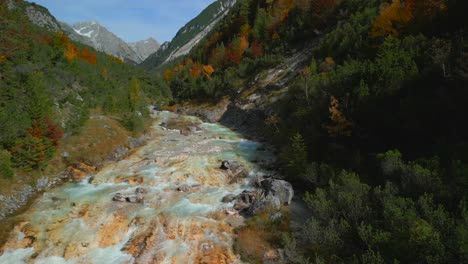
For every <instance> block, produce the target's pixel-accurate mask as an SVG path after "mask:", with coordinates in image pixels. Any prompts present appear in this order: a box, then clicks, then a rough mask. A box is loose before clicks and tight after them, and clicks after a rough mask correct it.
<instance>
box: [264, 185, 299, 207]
mask: <svg viewBox="0 0 468 264" xmlns="http://www.w3.org/2000/svg"><path fill="white" fill-rule="evenodd" d="M261 186H262V189H263V190H264V191H265V195H266V196H269V195H272V196H274V197H277V198H278V199H279V200H280V202H281V205H290V204H291V202H292V199H293V197H294V189H293V187H292V185H291V184H290V183H289V182H287V181H284V180H277V179H265V180H264V181H262V182H261Z"/></svg>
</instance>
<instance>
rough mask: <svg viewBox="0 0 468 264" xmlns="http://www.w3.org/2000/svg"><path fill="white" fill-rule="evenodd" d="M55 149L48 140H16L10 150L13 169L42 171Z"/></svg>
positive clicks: (29, 137)
mask: <svg viewBox="0 0 468 264" xmlns="http://www.w3.org/2000/svg"><path fill="white" fill-rule="evenodd" d="M54 152H55V148H54V147H53V144H52V141H51V140H50V139H48V138H36V137H33V136H30V135H28V136H26V137H24V138H20V139H18V140H16V144H15V146H14V147H13V149H12V155H13V163H14V166H15V167H19V168H22V169H25V170H30V169H43V168H44V167H45V166H46V165H47V163H48V162H49V160H50V159H51V158H52V156H53V155H54Z"/></svg>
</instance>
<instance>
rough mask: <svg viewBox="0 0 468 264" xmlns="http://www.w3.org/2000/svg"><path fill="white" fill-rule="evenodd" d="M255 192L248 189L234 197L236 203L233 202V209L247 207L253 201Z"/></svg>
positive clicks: (239, 209) (241, 209) (240, 209)
mask: <svg viewBox="0 0 468 264" xmlns="http://www.w3.org/2000/svg"><path fill="white" fill-rule="evenodd" d="M255 201H256V199H255V193H253V192H249V191H243V192H242V193H241V194H239V195H238V196H237V197H236V203H235V204H234V209H235V210H237V211H243V210H245V209H248V208H249V207H251V206H252V204H253V203H255Z"/></svg>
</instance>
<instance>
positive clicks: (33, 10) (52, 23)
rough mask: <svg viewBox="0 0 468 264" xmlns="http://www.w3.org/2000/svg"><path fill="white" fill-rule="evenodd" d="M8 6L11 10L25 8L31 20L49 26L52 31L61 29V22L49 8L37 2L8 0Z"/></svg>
mask: <svg viewBox="0 0 468 264" xmlns="http://www.w3.org/2000/svg"><path fill="white" fill-rule="evenodd" d="M7 7H8V9H10V10H13V9H16V8H20V9H21V10H24V12H25V14H26V15H27V16H28V18H29V20H30V21H31V22H32V23H34V24H36V25H38V26H41V27H44V28H47V29H48V30H50V31H57V30H60V29H61V28H60V23H59V22H58V21H57V19H55V17H54V16H52V15H51V14H50V12H49V10H48V9H47V8H45V7H43V6H40V5H37V4H35V3H27V2H17V1H14V0H8V1H7Z"/></svg>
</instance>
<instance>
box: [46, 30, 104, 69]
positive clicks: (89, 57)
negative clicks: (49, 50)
mask: <svg viewBox="0 0 468 264" xmlns="http://www.w3.org/2000/svg"><path fill="white" fill-rule="evenodd" d="M54 45H55V47H56V48H63V49H64V52H63V54H64V56H65V58H67V60H69V61H72V60H74V59H83V60H85V61H86V62H88V63H89V64H93V65H96V64H97V58H96V54H95V53H92V52H89V50H88V48H83V49H82V50H81V51H80V50H79V49H78V48H77V47H76V46H75V45H74V44H73V43H72V42H71V41H70V39H69V38H68V37H67V36H66V35H65V34H63V33H62V32H59V33H56V36H55V43H54Z"/></svg>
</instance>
